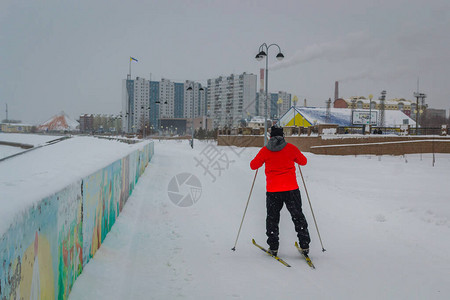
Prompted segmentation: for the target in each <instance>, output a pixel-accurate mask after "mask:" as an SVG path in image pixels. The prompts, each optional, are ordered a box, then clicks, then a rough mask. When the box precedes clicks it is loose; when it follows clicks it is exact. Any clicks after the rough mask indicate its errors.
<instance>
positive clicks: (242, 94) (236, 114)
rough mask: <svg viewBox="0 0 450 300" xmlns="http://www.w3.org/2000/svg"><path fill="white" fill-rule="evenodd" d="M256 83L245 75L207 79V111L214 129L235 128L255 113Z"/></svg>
mask: <svg viewBox="0 0 450 300" xmlns="http://www.w3.org/2000/svg"><path fill="white" fill-rule="evenodd" d="M256 81H257V76H256V75H254V74H247V73H243V74H240V75H234V74H232V75H230V76H228V77H223V76H221V77H218V78H214V79H208V88H207V103H208V104H207V105H208V108H207V110H208V111H209V112H210V117H212V118H213V120H214V121H213V122H214V124H213V125H214V127H215V128H223V127H235V126H237V125H238V124H239V121H240V120H241V119H243V118H247V116H248V115H254V114H255V113H256Z"/></svg>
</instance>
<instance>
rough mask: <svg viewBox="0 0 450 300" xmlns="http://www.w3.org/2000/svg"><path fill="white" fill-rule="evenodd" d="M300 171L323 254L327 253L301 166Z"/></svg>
mask: <svg viewBox="0 0 450 300" xmlns="http://www.w3.org/2000/svg"><path fill="white" fill-rule="evenodd" d="M298 170H299V171H300V176H301V177H302V181H303V186H304V187H305V192H306V197H307V198H308V202H309V207H310V208H311V213H312V216H313V219H314V224H315V225H316V229H317V234H318V235H319V240H320V244H321V245H322V252H325V251H326V250H325V248H324V247H323V243H322V238H321V237H320V232H319V227H318V226H317V221H316V217H315V216H314V211H313V208H312V205H311V200H309V194H308V189H307V188H306V183H305V179H304V178H303V174H302V170H301V169H300V165H298Z"/></svg>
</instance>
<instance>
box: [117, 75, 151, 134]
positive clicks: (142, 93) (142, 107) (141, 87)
mask: <svg viewBox="0 0 450 300" xmlns="http://www.w3.org/2000/svg"><path fill="white" fill-rule="evenodd" d="M149 94H150V84H149V81H148V80H146V79H145V78H140V77H136V79H134V80H133V79H124V80H123V82H122V120H123V121H122V130H123V132H127V133H137V132H139V131H140V130H142V129H143V128H144V127H145V126H148V124H149V121H150V109H151V108H150V98H149Z"/></svg>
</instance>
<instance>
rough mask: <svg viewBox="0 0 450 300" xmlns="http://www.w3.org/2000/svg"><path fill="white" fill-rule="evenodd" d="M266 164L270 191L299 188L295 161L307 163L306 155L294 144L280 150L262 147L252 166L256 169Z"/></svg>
mask: <svg viewBox="0 0 450 300" xmlns="http://www.w3.org/2000/svg"><path fill="white" fill-rule="evenodd" d="M264 163H265V164H266V170H265V172H266V183H267V185H266V189H267V191H268V192H284V191H292V190H296V189H298V184H297V178H296V176H295V163H297V164H300V165H302V166H304V165H306V163H307V159H306V157H305V156H304V155H303V154H302V153H301V152H300V150H298V148H297V147H296V146H294V145H292V144H289V143H286V146H285V147H284V148H283V149H281V150H280V151H270V150H269V149H267V147H263V148H261V150H259V152H258V154H257V155H256V157H255V158H254V159H253V160H252V161H251V162H250V168H251V169H252V170H256V169H258V168H259V167H261V166H262V165H263V164H264Z"/></svg>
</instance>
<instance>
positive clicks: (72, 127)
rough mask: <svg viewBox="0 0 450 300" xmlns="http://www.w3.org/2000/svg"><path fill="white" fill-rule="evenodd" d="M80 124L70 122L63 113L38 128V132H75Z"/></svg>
mask: <svg viewBox="0 0 450 300" xmlns="http://www.w3.org/2000/svg"><path fill="white" fill-rule="evenodd" d="M79 128H80V123H78V122H77V121H74V120H72V119H71V118H70V117H69V116H68V115H66V113H64V112H63V111H62V112H61V113H59V114H58V115H55V116H53V117H51V118H50V119H49V120H47V121H45V122H44V123H42V124H41V125H39V126H38V129H39V130H40V131H76V130H79Z"/></svg>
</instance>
